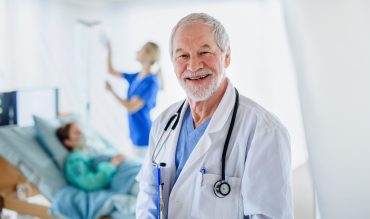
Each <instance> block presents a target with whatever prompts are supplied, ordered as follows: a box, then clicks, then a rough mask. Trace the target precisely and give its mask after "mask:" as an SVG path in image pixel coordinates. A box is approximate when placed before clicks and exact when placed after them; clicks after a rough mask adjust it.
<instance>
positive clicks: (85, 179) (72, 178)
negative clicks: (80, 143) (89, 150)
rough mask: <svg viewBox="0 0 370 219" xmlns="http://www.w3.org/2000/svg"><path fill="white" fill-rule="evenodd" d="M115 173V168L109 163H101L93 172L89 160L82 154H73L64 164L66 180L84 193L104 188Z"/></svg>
mask: <svg viewBox="0 0 370 219" xmlns="http://www.w3.org/2000/svg"><path fill="white" fill-rule="evenodd" d="M115 172H116V166H115V165H113V164H112V163H111V162H101V163H100V164H99V165H98V166H97V168H96V170H95V171H94V170H93V168H92V167H91V163H90V158H89V157H88V156H87V155H86V154H84V153H82V152H73V153H72V154H71V155H69V156H68V158H67V160H66V164H65V173H66V177H67V180H68V181H69V182H70V183H72V184H73V185H75V186H77V187H78V188H80V189H83V190H86V191H93V190H99V189H104V188H106V187H107V186H108V185H109V184H110V181H111V179H112V177H113V175H114V173H115Z"/></svg>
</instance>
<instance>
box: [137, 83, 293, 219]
mask: <svg viewBox="0 0 370 219" xmlns="http://www.w3.org/2000/svg"><path fill="white" fill-rule="evenodd" d="M234 101H235V92H234V87H233V86H232V84H231V82H228V87H227V90H226V92H225V94H224V96H223V98H222V100H221V102H220V104H219V106H218V108H217V110H216V111H215V113H214V114H213V116H212V119H211V121H210V122H209V125H208V127H207V129H206V130H205V132H204V134H203V136H202V137H201V139H200V140H199V142H198V144H197V145H196V147H195V148H194V150H193V152H192V153H191V155H190V157H189V159H188V160H187V162H186V164H185V166H184V168H183V170H182V172H181V174H180V176H179V177H178V179H177V181H176V183H175V184H173V183H174V179H175V172H176V167H175V153H176V145H177V139H178V136H179V132H180V127H181V122H182V119H183V115H184V112H185V109H186V108H187V107H188V103H185V105H184V107H183V109H182V112H181V117H180V122H179V124H178V126H177V128H176V129H175V131H173V132H172V134H171V136H170V137H169V139H168V141H167V143H166V146H165V148H164V149H163V150H162V152H161V153H160V155H159V157H158V159H157V161H160V162H165V163H166V167H165V168H163V169H162V181H163V182H164V201H165V209H166V211H165V215H167V218H169V219H182V218H184V219H185V218H202V219H203V218H204V219H206V218H212V219H217V218H220V219H233V218H235V219H236V218H243V217H244V215H247V216H249V217H250V218H253V219H254V218H274V219H275V218H276V219H291V218H293V209H292V188H291V154H290V143H289V136H288V133H287V130H286V129H285V128H284V126H283V125H282V124H281V123H280V122H279V120H278V119H277V118H276V117H275V116H273V115H272V114H271V113H269V112H268V111H266V110H265V109H263V108H262V107H261V106H259V105H258V104H256V103H255V102H253V101H251V100H250V99H248V98H246V97H244V96H242V95H240V101H239V102H240V103H239V109H238V113H237V116H236V120H235V126H234V129H233V133H232V136H231V139H230V143H229V147H228V151H227V158H226V173H225V174H226V179H227V181H228V183H229V184H230V187H231V192H230V194H229V195H228V196H226V197H224V198H218V197H216V196H215V194H214V192H213V186H214V183H215V182H216V181H218V180H220V179H221V156H222V150H223V145H224V142H225V139H226V135H227V130H228V128H229V124H230V121H231V115H232V110H233V106H234ZM181 103H182V101H181V102H178V103H175V104H173V105H172V106H170V107H169V108H168V109H167V110H165V111H164V112H163V113H162V114H161V115H160V116H159V117H158V119H157V120H156V121H155V122H154V123H153V126H152V131H151V135H150V142H149V151H148V153H147V156H146V158H145V161H144V164H143V168H142V170H141V171H140V173H139V175H138V177H137V180H138V181H139V183H140V192H139V195H138V201H137V211H136V214H137V216H136V217H137V218H140V219H143V218H152V217H149V216H148V211H149V209H152V210H153V209H156V205H155V203H153V201H152V198H150V197H151V196H153V195H156V194H155V192H156V191H157V189H156V188H157V187H156V180H155V175H154V171H153V169H154V168H153V166H152V154H153V151H154V146H155V144H156V143H157V141H158V139H159V137H160V135H161V134H162V132H163V129H164V127H165V125H166V123H167V122H168V120H169V118H170V117H171V116H172V115H173V114H174V113H175V112H176V111H177V110H178V108H179V106H180V105H181ZM203 167H204V168H206V169H207V173H206V174H204V175H203V174H202V173H201V172H200V169H201V168H203ZM170 185H173V188H172V190H171V191H170Z"/></svg>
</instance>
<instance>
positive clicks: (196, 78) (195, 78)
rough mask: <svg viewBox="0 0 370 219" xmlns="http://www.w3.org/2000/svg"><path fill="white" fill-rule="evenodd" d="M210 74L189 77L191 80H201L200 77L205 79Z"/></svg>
mask: <svg viewBox="0 0 370 219" xmlns="http://www.w3.org/2000/svg"><path fill="white" fill-rule="evenodd" d="M207 76H208V75H204V76H199V77H194V78H189V79H190V80H199V79H203V78H205V77H207Z"/></svg>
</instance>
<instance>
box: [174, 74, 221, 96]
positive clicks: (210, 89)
mask: <svg viewBox="0 0 370 219" xmlns="http://www.w3.org/2000/svg"><path fill="white" fill-rule="evenodd" d="M206 74H211V76H208V77H212V78H211V81H210V82H208V83H207V84H204V85H202V86H199V85H196V86H195V85H192V84H190V83H187V82H186V79H184V78H186V77H197V76H201V75H206ZM224 76H225V70H223V71H222V72H221V73H220V74H216V73H214V72H213V71H212V70H210V69H201V70H199V71H197V72H191V71H188V70H187V71H185V72H184V73H183V75H182V76H181V77H182V78H181V79H180V80H179V82H180V85H181V86H182V87H183V88H184V90H185V92H186V94H187V96H188V97H189V98H190V99H192V100H193V101H204V100H207V99H208V98H209V97H210V96H212V94H214V93H215V92H216V91H217V89H218V88H219V87H220V84H221V82H222V79H223V78H224ZM206 80H207V79H206Z"/></svg>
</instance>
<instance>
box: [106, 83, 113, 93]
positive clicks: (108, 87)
mask: <svg viewBox="0 0 370 219" xmlns="http://www.w3.org/2000/svg"><path fill="white" fill-rule="evenodd" d="M105 89H106V90H107V91H109V92H112V91H113V88H112V85H111V84H110V83H109V82H108V81H106V82H105Z"/></svg>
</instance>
